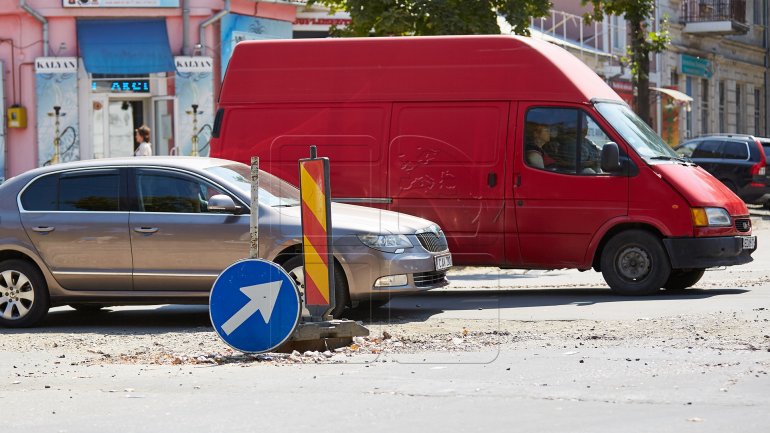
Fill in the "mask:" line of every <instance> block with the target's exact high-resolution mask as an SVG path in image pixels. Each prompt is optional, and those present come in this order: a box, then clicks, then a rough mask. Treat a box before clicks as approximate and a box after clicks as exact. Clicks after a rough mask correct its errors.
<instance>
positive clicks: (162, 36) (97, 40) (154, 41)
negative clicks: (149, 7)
mask: <svg viewBox="0 0 770 433" xmlns="http://www.w3.org/2000/svg"><path fill="white" fill-rule="evenodd" d="M77 29H78V45H79V47H80V56H81V57H83V63H84V64H85V66H86V70H87V71H88V72H90V73H92V74H149V73H152V72H168V71H173V70H175V68H174V58H173V56H172V54H171V49H170V48H169V45H168V32H167V31H166V20H165V19H127V20H86V19H79V20H78V21H77Z"/></svg>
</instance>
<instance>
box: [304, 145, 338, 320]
mask: <svg viewBox="0 0 770 433" xmlns="http://www.w3.org/2000/svg"><path fill="white" fill-rule="evenodd" d="M299 184H300V192H301V195H302V203H301V206H302V212H301V215H302V249H303V253H304V254H303V259H304V268H303V269H304V272H305V306H306V307H307V309H308V311H309V312H310V319H311V320H312V321H321V320H326V319H328V318H329V312H330V311H331V310H333V309H334V307H335V299H334V256H333V255H332V251H331V245H332V242H331V234H332V225H331V191H330V187H329V158H318V157H317V155H316V147H315V146H311V147H310V158H309V159H300V160H299Z"/></svg>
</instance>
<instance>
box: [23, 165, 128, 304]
mask: <svg viewBox="0 0 770 433" xmlns="http://www.w3.org/2000/svg"><path fill="white" fill-rule="evenodd" d="M20 203H21V208H20V210H21V212H20V213H21V222H22V225H23V226H24V230H25V231H26V232H27V235H28V236H29V238H30V239H31V240H32V243H33V244H34V245H35V248H36V249H37V251H38V253H39V254H40V257H42V259H43V260H44V261H45V263H46V265H47V266H48V268H49V269H50V270H51V272H52V273H53V276H54V278H56V280H57V281H58V282H59V284H61V286H62V287H64V288H65V289H68V290H83V291H90V290H104V291H107V290H109V291H129V290H131V289H132V281H131V244H130V239H129V234H128V208H127V206H128V205H127V201H126V180H125V176H124V171H123V170H121V169H118V168H100V169H79V170H72V171H64V172H60V173H53V174H48V175H45V176H43V177H39V178H37V179H35V180H33V181H32V182H31V183H30V184H29V186H27V187H26V188H25V189H24V191H22V193H21V195H20Z"/></svg>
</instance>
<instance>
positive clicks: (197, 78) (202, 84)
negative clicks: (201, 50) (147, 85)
mask: <svg viewBox="0 0 770 433" xmlns="http://www.w3.org/2000/svg"><path fill="white" fill-rule="evenodd" d="M174 63H175V64H176V95H177V98H178V101H179V134H178V140H179V147H180V153H179V154H180V155H194V154H195V153H197V156H208V154H209V150H210V148H209V140H210V139H211V128H212V127H213V126H214V72H213V66H214V61H213V59H212V58H211V57H185V56H180V57H175V58H174ZM193 141H195V143H193ZM193 149H195V150H196V151H195V152H193Z"/></svg>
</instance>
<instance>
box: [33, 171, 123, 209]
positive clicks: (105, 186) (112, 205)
mask: <svg viewBox="0 0 770 433" xmlns="http://www.w3.org/2000/svg"><path fill="white" fill-rule="evenodd" d="M21 203H22V206H23V207H24V209H25V210H28V211H70V212H82V211H90V212H117V211H119V210H120V174H119V172H118V170H83V171H75V172H71V173H61V174H58V175H57V174H52V175H48V176H45V177H41V178H40V179H38V180H36V181H35V182H34V183H33V184H32V185H30V186H29V187H28V188H27V189H26V190H25V191H24V194H23V195H22V197H21Z"/></svg>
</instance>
